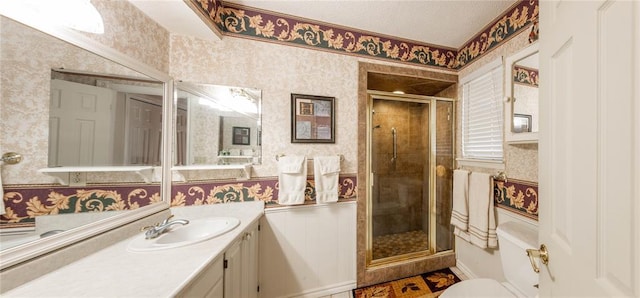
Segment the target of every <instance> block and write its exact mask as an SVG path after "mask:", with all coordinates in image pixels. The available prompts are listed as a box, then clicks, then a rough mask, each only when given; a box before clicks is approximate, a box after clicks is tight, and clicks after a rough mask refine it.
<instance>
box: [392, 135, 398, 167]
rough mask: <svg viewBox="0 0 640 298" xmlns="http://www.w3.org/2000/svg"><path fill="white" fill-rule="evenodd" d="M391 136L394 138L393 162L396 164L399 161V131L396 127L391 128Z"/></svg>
mask: <svg viewBox="0 0 640 298" xmlns="http://www.w3.org/2000/svg"><path fill="white" fill-rule="evenodd" d="M391 136H392V137H393V157H392V158H391V161H392V162H394V161H396V159H398V131H397V130H396V128H395V127H392V128H391Z"/></svg>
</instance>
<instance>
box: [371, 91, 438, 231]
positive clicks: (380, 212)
mask: <svg viewBox="0 0 640 298" xmlns="http://www.w3.org/2000/svg"><path fill="white" fill-rule="evenodd" d="M373 109H374V111H375V113H374V115H373V123H372V124H373V126H374V127H376V126H378V125H380V127H379V128H374V129H373V141H374V144H373V145H372V148H374V149H373V150H375V153H374V155H375V161H374V164H373V165H372V166H373V168H374V169H373V171H374V173H375V174H374V175H375V176H376V178H377V180H378V181H376V182H377V183H376V182H374V197H373V201H374V203H373V218H372V219H373V236H374V237H375V236H380V235H387V234H391V233H402V232H408V231H415V230H422V229H423V226H426V225H425V224H424V223H426V222H428V221H427V218H426V216H425V218H424V219H423V214H424V215H428V208H426V207H427V206H428V205H427V203H428V192H425V191H424V190H423V184H425V183H428V168H429V164H428V157H429V155H428V150H427V149H428V148H429V147H428V144H429V129H428V127H429V118H428V115H429V114H428V107H427V106H426V105H425V104H416V103H412V102H401V101H389V100H376V101H375V102H374V106H373ZM392 128H395V129H396V132H397V158H396V159H395V160H393V134H392ZM426 231H428V229H426V230H425V232H426Z"/></svg>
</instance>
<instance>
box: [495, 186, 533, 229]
mask: <svg viewBox="0 0 640 298" xmlns="http://www.w3.org/2000/svg"><path fill="white" fill-rule="evenodd" d="M493 195H494V199H495V205H496V207H499V208H504V209H507V210H509V211H512V212H515V213H518V214H521V215H524V216H526V217H529V218H532V219H535V220H538V184H537V183H535V182H529V181H521V180H514V179H508V182H507V181H500V180H496V181H495V182H494V187H493Z"/></svg>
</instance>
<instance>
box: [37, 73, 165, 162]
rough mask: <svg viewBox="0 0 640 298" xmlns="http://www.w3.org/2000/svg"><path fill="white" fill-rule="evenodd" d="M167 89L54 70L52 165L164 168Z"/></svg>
mask: <svg viewBox="0 0 640 298" xmlns="http://www.w3.org/2000/svg"><path fill="white" fill-rule="evenodd" d="M162 95H163V86H162V84H161V83H159V82H156V81H150V80H145V79H141V78H132V77H119V76H116V75H107V74H92V73H78V72H70V71H65V70H52V71H51V101H50V108H49V163H48V164H49V167H63V166H67V167H74V166H131V165H150V166H158V165H160V159H161V156H160V152H161V150H160V148H161V144H162Z"/></svg>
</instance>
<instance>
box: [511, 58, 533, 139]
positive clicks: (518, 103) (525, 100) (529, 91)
mask: <svg viewBox="0 0 640 298" xmlns="http://www.w3.org/2000/svg"><path fill="white" fill-rule="evenodd" d="M511 67H512V69H511V71H512V79H513V85H512V92H513V93H512V98H513V126H512V132H514V133H523V132H538V123H539V121H538V120H539V117H538V52H535V53H533V54H532V55H529V56H527V57H524V58H522V59H520V60H518V61H516V62H515V63H514V64H513V65H512V66H511Z"/></svg>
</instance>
